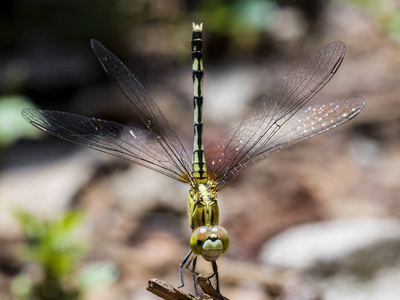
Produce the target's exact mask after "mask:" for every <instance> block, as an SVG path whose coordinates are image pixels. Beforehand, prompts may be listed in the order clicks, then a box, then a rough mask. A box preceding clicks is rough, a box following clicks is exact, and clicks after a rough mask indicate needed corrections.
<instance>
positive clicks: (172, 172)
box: [22, 108, 188, 182]
mask: <svg viewBox="0 0 400 300" xmlns="http://www.w3.org/2000/svg"><path fill="white" fill-rule="evenodd" d="M22 116H23V117H24V118H25V119H26V120H27V121H28V122H29V123H31V124H32V125H33V126H35V127H37V128H39V129H40V130H43V131H45V132H47V133H49V134H52V135H54V136H56V137H59V138H62V139H64V140H67V141H70V142H74V143H77V144H80V145H83V146H86V147H89V148H92V149H95V150H98V151H101V152H105V153H108V154H111V155H114V156H116V157H119V158H122V159H125V160H128V161H131V162H134V163H136V164H139V165H142V166H144V167H147V168H149V169H152V170H155V171H157V172H159V173H162V174H164V175H167V176H169V177H172V178H174V179H177V180H180V181H183V182H187V180H188V179H186V178H184V177H183V176H182V173H181V172H182V170H181V168H176V166H175V164H174V163H173V162H171V160H170V155H169V153H167V152H166V150H165V149H164V148H163V147H162V145H161V144H160V143H159V141H158V139H157V138H156V137H155V136H154V134H152V133H151V132H150V131H149V130H147V129H141V128H137V127H130V126H124V125H121V124H118V123H116V122H112V121H105V120H101V119H95V118H87V117H84V116H80V115H76V114H70V113H66V112H58V111H50V110H40V109H33V108H27V109H24V110H23V111H22Z"/></svg>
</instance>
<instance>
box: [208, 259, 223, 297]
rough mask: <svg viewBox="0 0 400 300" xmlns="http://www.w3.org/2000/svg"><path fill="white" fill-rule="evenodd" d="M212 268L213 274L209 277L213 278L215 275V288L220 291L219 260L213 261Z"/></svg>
mask: <svg viewBox="0 0 400 300" xmlns="http://www.w3.org/2000/svg"><path fill="white" fill-rule="evenodd" d="M211 265H212V268H213V274H212V275H211V276H209V277H207V279H208V280H210V279H211V278H213V277H214V276H215V290H216V291H217V292H218V293H219V292H220V291H219V275H218V266H217V262H216V261H215V260H213V261H212V262H211Z"/></svg>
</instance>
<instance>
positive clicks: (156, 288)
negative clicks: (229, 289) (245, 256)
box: [146, 275, 229, 300]
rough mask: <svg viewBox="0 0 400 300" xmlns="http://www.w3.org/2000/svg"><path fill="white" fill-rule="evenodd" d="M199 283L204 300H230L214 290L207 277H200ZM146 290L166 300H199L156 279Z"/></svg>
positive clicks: (150, 281)
mask: <svg viewBox="0 0 400 300" xmlns="http://www.w3.org/2000/svg"><path fill="white" fill-rule="evenodd" d="M197 282H198V283H199V286H200V287H201V289H202V290H203V291H204V296H203V298H202V299H203V300H205V299H216V300H229V299H228V298H225V297H224V296H222V295H221V294H220V293H218V292H217V291H216V290H215V289H214V287H213V286H212V285H211V284H210V282H209V280H208V279H207V277H205V276H203V275H198V276H197ZM146 289H147V290H148V291H149V292H151V293H153V294H154V295H156V296H158V297H160V298H162V299H165V300H199V298H196V297H195V296H193V295H190V294H187V293H184V292H182V291H181V290H180V289H178V288H176V287H174V286H172V285H170V284H169V283H167V282H165V281H162V280H159V279H156V278H154V279H150V280H149V283H148V286H147V288H146Z"/></svg>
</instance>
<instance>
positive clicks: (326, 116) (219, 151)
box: [207, 97, 365, 191]
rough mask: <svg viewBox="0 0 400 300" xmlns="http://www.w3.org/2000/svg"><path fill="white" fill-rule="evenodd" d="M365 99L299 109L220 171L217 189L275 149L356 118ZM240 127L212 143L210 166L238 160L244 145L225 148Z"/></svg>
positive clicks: (333, 102) (243, 139) (276, 150)
mask: <svg viewBox="0 0 400 300" xmlns="http://www.w3.org/2000/svg"><path fill="white" fill-rule="evenodd" d="M364 106H365V101H364V99H363V98H361V97H354V98H348V99H344V100H335V101H330V102H324V103H318V104H313V105H310V106H308V107H307V108H303V109H301V110H299V111H297V112H296V113H295V115H294V116H293V117H292V118H290V119H289V120H288V121H287V122H286V123H284V124H283V125H282V126H281V128H280V129H279V130H278V131H277V132H276V133H275V134H274V135H273V136H272V137H271V138H270V139H269V140H268V141H266V142H265V143H264V144H260V145H258V146H257V150H256V152H251V153H249V154H248V156H247V157H246V158H245V159H243V160H242V161H241V162H240V163H239V164H235V165H232V167H229V168H228V169H227V170H226V171H225V172H224V173H222V174H219V177H218V174H217V176H216V178H221V179H220V180H219V181H217V184H216V187H215V188H216V190H217V191H218V190H220V189H222V188H223V187H224V186H225V185H226V184H228V183H229V182H231V181H232V180H233V179H234V178H235V177H236V176H237V174H238V173H239V172H240V171H241V170H243V169H245V168H247V167H249V166H251V165H253V164H255V163H257V162H259V161H260V160H262V159H264V158H267V157H269V156H271V155H272V154H274V153H277V152H279V151H281V150H282V149H284V148H287V147H289V146H292V145H294V144H296V143H298V142H301V141H303V140H306V139H308V138H311V137H313V136H315V135H317V134H320V133H323V132H325V131H328V130H330V129H333V128H335V127H337V126H339V125H341V124H343V123H345V122H347V121H349V120H351V119H352V118H354V117H355V116H356V115H358V113H359V112H360V111H361V110H362V109H363V108H364ZM236 131H237V129H236V128H234V129H232V130H231V131H230V132H228V133H226V134H225V135H224V136H222V137H221V138H220V139H218V140H216V141H214V142H212V143H211V145H210V148H211V149H213V151H214V152H213V153H211V154H212V155H213V156H215V157H218V158H217V159H211V160H208V161H207V163H209V164H210V166H213V165H217V166H218V164H220V163H224V164H227V165H229V162H235V159H236V157H237V156H238V155H240V153H239V152H240V149H241V148H237V150H235V149H230V151H229V152H228V151H225V150H226V148H225V146H224V145H227V144H228V143H229V142H230V141H231V140H232V137H233V136H234V134H235V133H236ZM249 138H251V137H248V136H242V137H241V138H240V140H239V141H238V142H239V143H240V144H241V143H249V141H248V139H249Z"/></svg>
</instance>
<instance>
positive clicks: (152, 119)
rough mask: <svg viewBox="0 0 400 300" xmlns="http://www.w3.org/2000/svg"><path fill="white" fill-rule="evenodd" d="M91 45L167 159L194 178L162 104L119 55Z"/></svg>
mask: <svg viewBox="0 0 400 300" xmlns="http://www.w3.org/2000/svg"><path fill="white" fill-rule="evenodd" d="M91 45H92V49H93V51H94V53H95V55H96V56H97V58H98V60H99V61H100V63H101V65H102V66H103V68H104V70H105V71H106V72H107V74H108V76H109V77H110V79H111V80H112V82H113V83H114V84H115V85H116V86H117V87H118V88H119V89H120V90H121V91H122V93H123V94H124V95H125V96H126V97H127V98H128V100H129V102H130V104H131V106H132V108H133V110H134V111H135V113H136V114H137V115H138V116H139V117H140V119H141V120H142V121H143V123H144V124H145V125H146V127H147V128H148V130H149V131H150V132H151V133H152V134H153V135H154V138H155V139H156V140H157V142H158V143H159V144H160V146H161V147H160V148H162V149H164V153H163V156H165V157H163V160H164V159H165V158H167V157H168V161H169V163H170V165H171V169H172V170H174V171H179V173H180V174H181V175H180V176H183V177H184V178H185V181H186V182H190V175H189V174H190V173H191V172H190V165H191V162H190V159H189V156H188V155H187V153H186V151H185V148H184V147H183V145H182V143H181V142H180V140H179V139H178V137H177V135H176V133H175V132H174V130H173V129H172V126H171V125H170V123H169V122H168V120H167V118H166V117H165V116H164V114H163V113H162V111H161V110H160V108H159V107H158V106H157V104H156V103H155V102H154V101H153V100H152V99H151V98H150V96H149V95H148V93H147V92H146V90H145V89H144V87H143V86H142V85H141V84H140V82H139V81H138V80H137V79H136V78H135V76H134V75H133V74H132V73H131V72H130V71H129V70H128V68H127V67H126V66H125V65H124V64H123V63H122V62H121V61H120V60H119V59H118V58H117V57H115V56H114V55H113V54H112V53H111V52H110V51H108V50H107V49H106V48H105V47H104V46H103V45H102V44H100V43H99V42H98V41H96V40H92V41H91ZM121 126H122V125H121ZM143 142H144V141H143Z"/></svg>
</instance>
